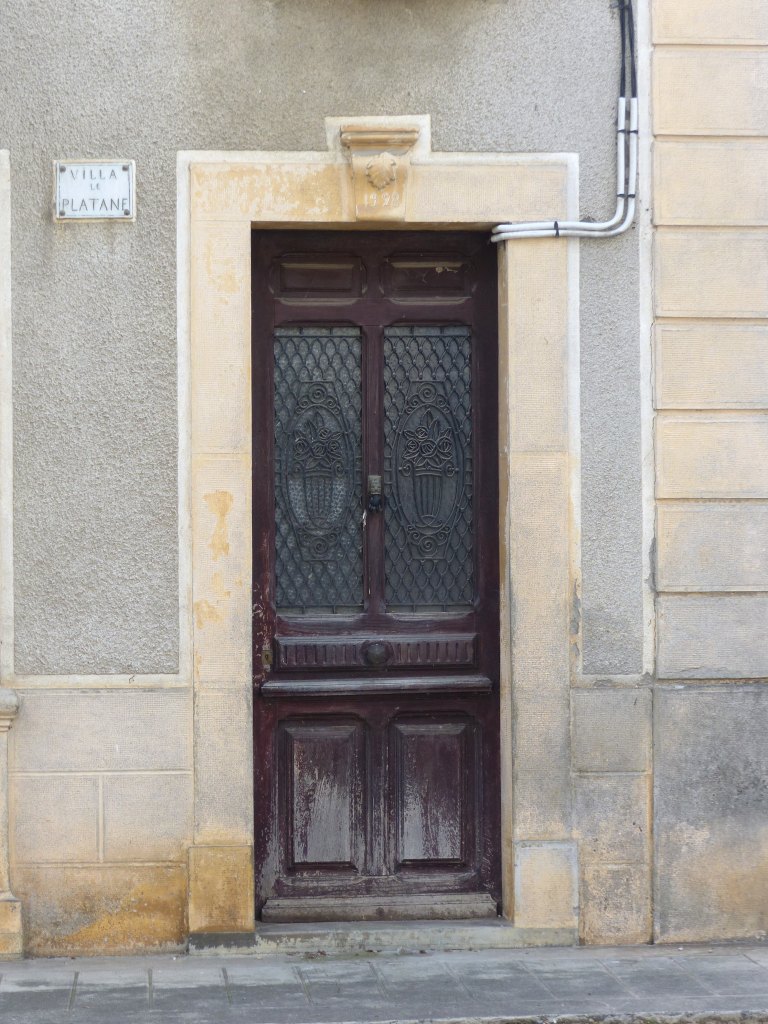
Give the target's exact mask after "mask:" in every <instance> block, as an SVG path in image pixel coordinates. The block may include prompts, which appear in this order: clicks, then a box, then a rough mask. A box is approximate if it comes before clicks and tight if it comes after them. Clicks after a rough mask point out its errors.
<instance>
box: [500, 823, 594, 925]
mask: <svg viewBox="0 0 768 1024" xmlns="http://www.w3.org/2000/svg"><path fill="white" fill-rule="evenodd" d="M577 859H578V858H577V850H576V845H575V844H574V843H528V842H518V843H515V925H516V926H517V927H518V928H573V927H575V926H576V925H577V921H578V912H579V911H578V905H579V894H578V880H577Z"/></svg>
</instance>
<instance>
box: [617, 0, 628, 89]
mask: <svg viewBox="0 0 768 1024" xmlns="http://www.w3.org/2000/svg"><path fill="white" fill-rule="evenodd" d="M618 8H619V19H620V22H621V84H620V85H619V96H626V95H627V24H626V18H627V6H626V4H625V3H624V0H619V4H618Z"/></svg>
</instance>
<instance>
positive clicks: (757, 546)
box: [656, 501, 768, 591]
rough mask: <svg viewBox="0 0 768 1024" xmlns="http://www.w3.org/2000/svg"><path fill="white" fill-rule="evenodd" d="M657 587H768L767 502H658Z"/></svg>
mask: <svg viewBox="0 0 768 1024" xmlns="http://www.w3.org/2000/svg"><path fill="white" fill-rule="evenodd" d="M656 582H657V585H658V588H659V590H690V591H706V590H710V591H723V590H749V591H760V590H768V503H767V504H762V503H757V502H753V501H750V502H733V501H731V502H727V503H723V504H719V503H715V502H707V503H706V504H700V503H699V502H690V503H687V502H675V503H674V504H668V503H661V504H660V506H659V509H658V511H657V575H656Z"/></svg>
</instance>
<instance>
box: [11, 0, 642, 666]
mask: <svg viewBox="0 0 768 1024" xmlns="http://www.w3.org/2000/svg"><path fill="white" fill-rule="evenodd" d="M615 18H616V14H615V12H614V11H611V9H610V4H609V3H608V0H582V2H580V3H579V4H577V5H574V4H566V3H563V2H562V0H537V2H536V3H533V2H529V0H511V2H506V3H489V2H485V0H469V2H467V0H415V2H406V0H386V2H384V3H381V2H379V3H372V2H370V0H316V2H313V3H311V4H306V3H299V2H297V0H227V2H226V3H225V4H219V3H213V2H202V0H185V2H184V3H182V2H180V0H177V2H174V0H156V2H153V3H151V4H150V3H148V2H146V0H138V2H136V0H131V2H128V0H91V2H89V3H88V4H76V3H74V2H73V0H63V2H62V0H56V2H54V0H36V2H34V3H33V2H31V0H15V2H11V0H3V3H2V22H3V33H2V37H1V38H0V66H3V67H5V68H6V69H8V68H12V69H13V73H12V74H5V75H3V76H2V78H1V79H0V145H2V146H6V147H8V148H9V149H10V151H11V162H12V175H13V259H14V266H13V288H14V294H13V315H14V338H13V342H14V375H15V416H16V422H15V429H16V434H15V444H16V450H15V457H16V471H15V487H16V493H15V517H16V518H15V560H16V561H15V566H16V593H15V600H16V670H17V671H18V672H25V673H52V672H53V673H99V672H103V673H111V672H157V671H173V670H174V669H175V668H176V666H177V663H178V613H177V557H178V554H177V540H176V507H177V497H176V433H177V430H176V383H175V378H176V353H175V344H176V333H175V332H176V328H175V288H176V282H175V244H176V243H175V189H176V182H175V154H176V151H177V150H179V149H284V150H285V149H307V148H316V149H320V150H323V149H325V139H324V137H323V118H324V116H326V115H328V114H345V115H347V114H349V115H352V114H380V113H381V114H401V113H429V114H431V116H432V125H433V145H434V148H435V149H436V150H440V149H444V150H502V151H548V152H549V151H577V152H579V153H580V155H581V161H582V164H581V166H582V173H581V188H582V210H583V212H584V213H585V214H587V215H591V216H594V217H598V218H599V217H601V216H602V215H604V214H605V213H606V212H607V211H608V209H609V208H611V206H612V203H613V195H612V193H613V119H614V106H615V90H616V74H617V73H616V64H617V60H616V54H617V27H616V22H615ZM105 156H117V157H133V158H135V159H136V161H137V166H138V194H139V215H138V221H137V223H136V225H135V226H127V225H120V224H118V225H77V226H72V225H64V226H54V225H53V224H52V222H51V215H50V208H49V197H50V189H51V161H52V160H53V159H55V158H57V157H58V158H66V157H70V158H72V157H105ZM582 250H583V251H582V261H583V281H582V283H583V290H582V314H581V316H582V352H583V355H582V365H583V370H584V381H583V389H582V402H583V430H584V434H583V448H584V484H583V530H584V594H583V598H584V603H583V608H584V643H585V670H586V671H588V672H590V671H592V672H606V673H611V672H613V673H616V672H635V671H639V670H640V652H641V553H640V536H641V527H640V479H639V475H640V459H639V443H640V441H639V436H640V431H639V410H638V404H639V398H638V395H639V390H638V331H637V293H636V288H635V282H636V276H637V275H636V266H637V241H636V237H635V236H634V235H632V236H630V237H627V238H624V239H621V240H618V241H616V242H613V243H610V244H605V243H593V244H591V245H589V244H585V245H584V246H583V247H582Z"/></svg>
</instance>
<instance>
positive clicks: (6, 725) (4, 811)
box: [0, 688, 24, 959]
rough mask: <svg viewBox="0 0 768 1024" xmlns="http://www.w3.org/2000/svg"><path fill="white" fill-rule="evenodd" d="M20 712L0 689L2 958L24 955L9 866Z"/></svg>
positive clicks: (18, 907)
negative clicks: (14, 731) (11, 785)
mask: <svg viewBox="0 0 768 1024" xmlns="http://www.w3.org/2000/svg"><path fill="white" fill-rule="evenodd" d="M18 710H19V698H18V697H17V696H16V694H15V693H14V691H13V690H7V689H5V688H2V689H0V957H2V958H5V959H15V958H19V957H21V956H23V954H24V941H23V934H22V920H21V903H20V902H19V900H17V899H16V897H15V896H14V895H13V893H12V892H11V876H10V867H9V863H8V732H9V730H10V728H11V726H12V725H13V720H14V718H15V717H16V714H17V712H18Z"/></svg>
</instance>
